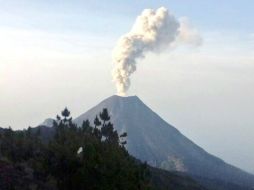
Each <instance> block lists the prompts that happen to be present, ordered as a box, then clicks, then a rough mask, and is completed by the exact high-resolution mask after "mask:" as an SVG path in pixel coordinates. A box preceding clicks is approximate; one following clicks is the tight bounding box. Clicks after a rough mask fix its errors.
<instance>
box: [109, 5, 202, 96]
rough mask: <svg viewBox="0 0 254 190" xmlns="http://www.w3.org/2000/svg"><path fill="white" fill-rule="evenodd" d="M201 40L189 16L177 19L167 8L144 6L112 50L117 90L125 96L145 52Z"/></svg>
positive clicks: (159, 50) (196, 42)
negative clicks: (145, 7) (148, 7)
mask: <svg viewBox="0 0 254 190" xmlns="http://www.w3.org/2000/svg"><path fill="white" fill-rule="evenodd" d="M200 39H201V38H200V37H199V35H198V33H197V31H196V30H195V29H193V28H191V27H190V24H189V22H188V21H187V20H186V19H185V20H184V19H182V20H181V21H179V20H177V19H176V18H175V17H174V15H172V14H171V13H169V11H168V10H167V9H166V8H164V7H161V8H159V9H157V10H152V9H145V10H144V11H143V12H142V14H141V15H140V16H138V17H137V19H136V22H135V23H134V25H133V27H132V29H131V31H130V32H129V33H127V34H125V35H124V36H122V37H121V38H120V39H119V41H118V42H117V45H116V47H115V48H114V50H113V62H114V69H113V72H112V75H113V81H114V82H115V84H116V88H117V93H118V94H119V95H126V92H127V90H128V89H129V87H130V75H131V74H132V73H134V72H135V71H136V65H137V59H139V58H144V56H145V53H146V52H149V51H151V52H161V51H162V50H164V49H165V48H167V47H170V46H172V47H175V46H176V45H177V44H180V43H183V42H186V43H191V44H195V45H199V44H200V43H201V40H200Z"/></svg>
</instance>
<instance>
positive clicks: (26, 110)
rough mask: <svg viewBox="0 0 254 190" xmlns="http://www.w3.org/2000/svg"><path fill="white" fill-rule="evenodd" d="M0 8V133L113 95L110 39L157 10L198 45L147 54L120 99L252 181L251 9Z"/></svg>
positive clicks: (240, 5) (179, 5)
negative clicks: (143, 108)
mask: <svg viewBox="0 0 254 190" xmlns="http://www.w3.org/2000/svg"><path fill="white" fill-rule="evenodd" d="M0 3H1V7H0V42H1V43H0V52H1V53H0V88H1V96H0V126H1V127H8V126H12V128H13V129H22V128H25V127H27V126H29V125H30V126H36V125H37V124H39V123H40V122H42V121H43V120H44V119H46V118H49V117H54V116H55V115H56V114H57V113H59V112H60V111H61V110H62V109H63V108H64V107H65V106H67V107H68V108H69V109H70V111H71V112H72V115H73V116H74V117H76V116H78V115H80V114H82V113H84V112H85V111H87V110H88V109H89V108H91V107H93V106H95V105H96V104H97V103H99V102H100V101H102V100H103V99H105V98H107V97H109V96H111V95H112V94H115V93H116V92H115V86H114V84H113V83H112V78H111V70H112V67H113V66H112V50H113V48H114V47H115V44H116V42H117V40H118V39H119V37H120V36H122V35H123V34H125V33H127V32H128V31H130V29H131V27H132V25H133V23H134V21H135V18H136V17H137V15H139V14H140V13H141V12H142V11H143V9H145V8H153V9H157V8H159V7H161V6H164V7H166V8H168V9H169V10H170V11H171V12H172V13H173V14H174V15H175V16H176V17H177V18H181V17H185V18H188V19H189V20H190V22H191V24H192V25H193V26H194V27H195V28H196V29H197V30H198V31H199V33H200V34H201V36H202V39H203V44H202V46H201V47H199V48H190V47H179V48H176V49H175V50H174V51H173V52H171V51H170V53H169V51H167V50H165V51H163V52H162V53H161V54H160V55H157V54H152V53H148V54H147V55H146V57H145V59H142V60H140V62H139V65H138V69H137V71H136V72H135V74H133V75H132V78H131V80H132V86H131V88H130V90H129V92H128V95H134V94H135V95H137V96H138V97H139V98H140V99H141V100H142V101H143V102H144V103H146V104H147V105H148V106H149V107H150V108H152V110H153V111H155V112H156V113H157V114H159V115H160V116H161V117H162V118H163V119H165V120H166V121H167V122H169V123H170V124H172V125H173V126H175V127H176V128H177V129H179V130H180V131H181V132H182V133H183V134H184V135H186V136H187V137H188V138H190V139H191V140H193V141H194V142H195V143H197V144H198V145H200V146H201V147H202V148H204V149H205V150H207V151H208V152H210V153H212V154H214V155H216V156H219V157H220V158H222V159H224V160H225V161H227V162H229V163H231V164H233V165H236V166H238V167H240V168H243V169H245V170H247V171H249V172H252V173H254V140H253V139H254V138H253V137H254V136H253V134H254V127H253V126H254V120H253V107H254V101H253V97H254V89H253V85H254V56H253V55H254V54H253V53H254V51H253V49H254V21H253V19H252V17H253V11H252V7H253V6H254V3H253V2H250V1H247V0H244V1H241V2H239V1H230V3H229V2H228V3H227V2H220V5H218V3H216V2H214V1H211V0H208V1H205V2H204V1H201V0H198V1H195V2H186V1H176V0H169V1H156V2H146V1H141V2H136V1H129V2H128V3H127V2H121V3H119V2H117V1H109V2H100V1H85V2H84V1H73V2H69V1H61V2H60V1H54V2H52V1H42V0H39V1H36V3H35V2H31V1H28V0H22V1H18V0H13V1H11V2H10V1H9V2H8V1H1V0H0ZM201 10H202V11H201ZM91 79H92V80H91Z"/></svg>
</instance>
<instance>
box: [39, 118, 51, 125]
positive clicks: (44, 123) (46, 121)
mask: <svg viewBox="0 0 254 190" xmlns="http://www.w3.org/2000/svg"><path fill="white" fill-rule="evenodd" d="M53 122H54V119H52V118H48V119H45V120H44V121H43V122H42V123H41V124H39V126H48V127H52V126H53Z"/></svg>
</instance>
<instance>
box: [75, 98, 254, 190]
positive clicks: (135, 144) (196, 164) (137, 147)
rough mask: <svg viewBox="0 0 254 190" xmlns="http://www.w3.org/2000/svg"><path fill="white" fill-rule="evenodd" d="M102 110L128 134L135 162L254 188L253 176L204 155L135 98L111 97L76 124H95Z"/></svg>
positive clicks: (118, 127) (129, 149) (121, 130)
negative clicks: (138, 160) (84, 121)
mask: <svg viewBox="0 0 254 190" xmlns="http://www.w3.org/2000/svg"><path fill="white" fill-rule="evenodd" d="M103 108H107V109H108V110H109V113H110V115H111V121H112V123H113V124H114V127H115V128H116V129H117V131H118V132H119V133H122V132H127V134H128V138H127V142H128V143H127V149H128V151H129V153H130V154H131V155H133V156H135V157H136V158H138V159H140V160H142V161H147V162H148V164H150V165H152V166H155V167H159V168H164V169H167V170H176V171H181V172H186V173H188V174H191V175H192V176H195V177H197V178H199V176H202V178H207V179H213V180H221V181H225V182H234V183H236V184H239V185H244V186H245V185H246V186H248V187H254V176H253V175H251V174H248V173H246V172H244V171H242V170H240V169H238V168H236V167H234V166H231V165H229V164H227V163H225V162H224V161H223V160H221V159H219V158H217V157H215V156H212V155H210V154H209V153H207V152H206V151H204V150H203V149H202V148H200V147H199V146H197V145H196V144H194V143H193V142H192V141H191V140H189V139H188V138H186V137H185V136H184V135H182V134H181V133H180V132H179V131H178V130H177V129H176V128H174V127H173V126H171V125H170V124H168V123H167V122H165V121H164V120H163V119H162V118H160V117H159V116H158V115H157V114H156V113H155V112H153V111H152V110H151V109H150V108H149V107H147V106H146V105H145V104H144V103H143V102H142V101H141V100H140V99H139V98H138V97H136V96H130V97H120V96H111V97H109V98H107V99H106V100H104V101H102V102H101V103H100V104H98V105H97V106H95V107H94V108H92V109H90V110H88V111H87V112H86V113H84V114H82V115H80V116H79V117H77V118H76V119H75V120H74V122H75V123H77V124H78V125H81V124H82V122H83V120H85V119H89V120H90V121H93V119H94V117H95V115H96V114H98V113H99V112H100V111H101V110H102V109H103Z"/></svg>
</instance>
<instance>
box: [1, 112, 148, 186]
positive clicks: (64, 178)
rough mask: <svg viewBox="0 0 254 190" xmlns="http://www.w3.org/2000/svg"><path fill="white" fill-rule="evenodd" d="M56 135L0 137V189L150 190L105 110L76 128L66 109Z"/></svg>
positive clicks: (29, 132) (22, 133) (143, 169)
mask: <svg viewBox="0 0 254 190" xmlns="http://www.w3.org/2000/svg"><path fill="white" fill-rule="evenodd" d="M53 129H54V135H52V136H51V137H50V138H49V139H45V138H44V137H43V135H42V128H37V130H33V129H32V128H28V129H27V130H23V131H13V130H12V129H11V128H9V129H5V130H2V132H1V133H0V134H1V136H0V189H6V190H8V189H22V190H25V189H50V190H58V189H60V190H65V189H66V190H67V189H68V190H69V189H75V190H79V189H88V190H89V189H93V190H96V189H123V190H124V189H131V190H135V189H151V184H150V180H149V170H148V169H147V165H146V164H141V163H140V162H138V161H137V160H136V159H134V158H133V157H131V156H130V155H129V154H128V152H127V151H126V149H125V147H124V145H125V144H126V141H125V137H126V136H127V134H126V133H124V134H121V135H120V136H119V135H118V133H117V131H116V130H114V128H113V124H112V123H111V122H110V116H109V114H108V111H107V109H103V110H102V112H101V113H100V114H99V117H98V116H96V118H95V120H94V126H91V124H90V122H89V121H88V120H86V121H84V122H83V125H82V127H77V126H76V125H75V124H74V123H73V122H72V118H71V117H70V112H69V111H68V109H67V108H66V109H64V110H63V111H62V113H61V116H57V118H56V121H55V122H54V126H53Z"/></svg>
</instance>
